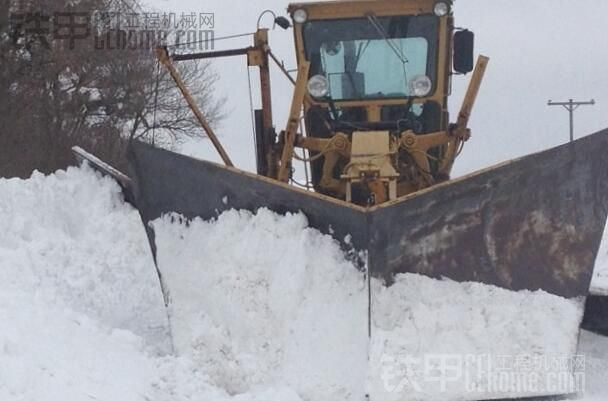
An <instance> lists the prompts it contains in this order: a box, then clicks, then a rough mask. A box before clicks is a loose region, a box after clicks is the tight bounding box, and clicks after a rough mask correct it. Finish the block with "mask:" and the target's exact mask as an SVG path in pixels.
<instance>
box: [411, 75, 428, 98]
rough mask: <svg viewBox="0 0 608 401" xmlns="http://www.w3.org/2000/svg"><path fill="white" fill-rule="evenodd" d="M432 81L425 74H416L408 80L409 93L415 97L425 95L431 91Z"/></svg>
mask: <svg viewBox="0 0 608 401" xmlns="http://www.w3.org/2000/svg"><path fill="white" fill-rule="evenodd" d="M432 89H433V83H432V82H431V78H429V77H427V76H426V75H417V76H415V77H414V78H412V80H411V81H410V93H411V94H412V95H414V96H416V97H425V96H428V94H429V93H431V90H432Z"/></svg>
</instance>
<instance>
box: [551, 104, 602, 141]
mask: <svg viewBox="0 0 608 401" xmlns="http://www.w3.org/2000/svg"><path fill="white" fill-rule="evenodd" d="M547 104H548V105H549V106H564V108H565V109H566V110H568V113H569V114H570V142H574V110H576V109H578V108H579V107H580V106H593V105H595V100H593V99H591V101H589V102H575V101H574V100H572V99H570V100H569V101H567V102H553V101H551V100H549V103H547Z"/></svg>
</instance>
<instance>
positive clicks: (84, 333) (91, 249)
mask: <svg viewBox="0 0 608 401" xmlns="http://www.w3.org/2000/svg"><path fill="white" fill-rule="evenodd" d="M0 221H1V222H2V230H1V231H0V282H2V289H1V290H0V400H2V401H58V400H61V401H85V400H100V401H149V400H154V401H187V400H194V399H200V400H203V399H205V400H214V401H224V400H230V399H231V397H230V396H229V395H228V394H227V392H226V391H224V390H223V389H221V388H218V387H215V386H213V385H211V384H210V383H209V382H210V381H209V379H208V376H207V375H206V373H205V372H203V371H201V370H200V368H199V367H198V366H197V365H196V364H195V363H194V362H193V361H192V360H190V359H188V358H180V357H175V356H162V354H163V353H164V352H165V351H167V350H170V349H171V343H170V339H169V338H168V336H167V332H168V321H167V316H166V310H165V307H164V304H163V299H162V294H161V291H160V286H159V284H158V279H157V278H156V273H155V270H154V265H153V262H152V258H151V256H150V252H149V246H148V243H147V238H146V236H145V232H144V230H143V227H142V225H141V220H140V218H139V215H138V213H137V212H136V211H135V210H134V209H133V208H131V207H130V206H128V205H125V204H124V202H123V201H122V197H121V194H120V189H119V187H118V186H117V185H116V184H115V183H114V182H113V181H112V180H110V179H104V178H101V177H99V176H98V175H96V174H95V173H93V172H92V171H91V170H89V169H69V170H68V171H67V172H58V173H57V174H54V175H51V176H48V177H44V176H42V175H40V174H34V175H33V176H32V177H31V179H29V180H17V179H13V180H5V179H0ZM275 399H276V400H279V399H281V400H287V401H299V398H298V397H297V396H296V395H295V394H294V393H293V392H292V391H291V390H289V389H285V388H281V387H277V388H272V389H266V390H260V391H253V392H251V393H250V394H247V395H242V396H241V397H240V398H239V399H238V401H262V400H275Z"/></svg>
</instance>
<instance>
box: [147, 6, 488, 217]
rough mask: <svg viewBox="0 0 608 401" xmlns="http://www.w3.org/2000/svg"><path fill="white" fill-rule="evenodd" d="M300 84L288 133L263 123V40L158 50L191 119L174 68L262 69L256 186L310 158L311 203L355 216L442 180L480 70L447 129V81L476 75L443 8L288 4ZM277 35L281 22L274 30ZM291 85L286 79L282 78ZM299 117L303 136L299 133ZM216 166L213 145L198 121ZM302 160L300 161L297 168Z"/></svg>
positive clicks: (266, 63) (262, 36)
mask: <svg viewBox="0 0 608 401" xmlns="http://www.w3.org/2000/svg"><path fill="white" fill-rule="evenodd" d="M289 13H290V14H291V15H292V19H293V21H294V24H293V28H294V34H295V45H296V54H297V61H298V74H297V79H295V80H293V78H292V81H293V82H294V86H295V90H294V95H293V100H292V105H291V112H290V115H289V123H288V125H287V127H286V128H285V130H284V131H281V132H280V133H279V134H278V135H277V134H276V132H275V128H274V124H273V116H272V101H271V97H272V95H271V85H270V74H269V67H270V61H271V60H272V59H274V60H276V57H274V55H273V54H272V52H271V51H270V48H269V44H268V31H267V30H265V29H263V30H258V31H257V32H256V34H255V37H254V45H253V46H252V47H250V48H247V49H241V51H240V52H239V51H238V50H237V51H236V52H235V51H228V52H226V51H224V52H222V51H220V52H210V53H203V54H198V55H196V54H195V55H192V54H190V55H174V56H173V58H171V57H170V56H169V55H168V53H167V52H166V50H164V49H160V50H159V53H158V55H159V58H160V60H161V61H162V62H163V64H164V65H165V66H166V67H168V68H169V70H170V71H171V73H172V75H173V77H174V79H175V81H176V83H177V85H178V86H179V87H180V88H181V89H182V91H183V92H184V94H185V96H186V98H187V99H188V100H189V104H190V105H191V107H192V108H193V110H194V112H195V113H196V114H197V115H198V116H200V112H199V111H198V109H197V108H196V105H195V104H194V101H193V100H192V98H191V97H190V96H189V95H188V93H187V89H186V88H185V85H184V83H183V82H182V81H181V79H180V78H179V75H178V73H177V70H176V69H175V68H174V67H173V65H172V59H173V60H177V61H179V60H191V59H194V58H212V57H221V56H228V55H231V56H232V55H235V54H246V55H247V60H248V65H249V66H257V67H259V69H260V80H261V94H262V109H261V110H259V111H258V112H257V113H256V117H257V122H256V123H257V124H256V125H257V133H256V143H257V155H258V158H257V164H258V174H259V175H263V176H266V177H270V178H274V179H277V180H280V181H282V182H290V179H291V178H292V174H293V169H292V166H293V163H292V161H293V158H294V157H297V156H296V153H295V152H294V150H295V148H302V149H305V150H306V151H307V152H308V154H309V155H310V157H309V158H304V159H303V161H305V162H310V164H311V170H312V183H311V184H312V187H313V188H314V190H315V191H317V192H318V193H322V194H326V195H329V196H332V197H335V198H337V199H342V200H346V201H347V202H353V203H356V204H359V205H363V206H370V205H378V204H382V203H384V202H387V201H390V200H395V199H397V198H399V197H401V196H404V195H408V194H411V193H414V192H416V191H419V190H421V189H424V188H427V187H430V186H432V185H435V184H437V183H440V182H444V181H446V180H448V179H449V176H450V171H451V169H452V166H453V163H454V159H455V158H456V156H457V155H458V153H459V152H460V150H461V149H462V146H463V145H464V142H466V141H467V140H468V139H469V137H470V133H469V130H468V128H467V123H468V120H469V116H470V114H471V110H472V107H473V103H474V101H475V98H476V96H477V92H478V90H479V86H480V84H481V80H482V78H483V74H484V72H485V68H486V66H487V63H488V58H486V57H483V56H481V57H479V60H478V62H477V68H476V70H475V73H474V75H473V79H472V82H471V86H470V88H469V91H468V93H467V95H466V98H465V102H464V104H463V107H462V110H461V112H460V114H459V115H458V118H457V120H456V123H455V124H450V123H449V113H448V105H447V100H448V96H449V94H450V84H451V79H452V76H453V75H454V73H457V74H466V73H469V72H471V70H472V69H473V38H474V36H473V34H472V32H470V31H466V30H460V31H455V29H454V21H453V17H452V13H451V4H450V2H436V1H430V0H429V1H403V0H383V1H340V2H323V3H302V4H292V5H290V7H289ZM278 22H279V23H281V25H283V26H287V25H286V21H285V20H281V19H279V21H278ZM290 78H291V77H290ZM302 116H303V120H304V126H305V128H306V130H305V132H302V131H301V130H300V128H301V127H302V124H301V118H302ZM199 121H201V123H202V124H203V127H204V128H205V130H206V131H207V133H208V134H209V136H210V137H211V138H212V140H213V141H214V143H215V145H216V147H217V149H218V151H219V152H220V154H221V155H222V158H223V159H224V161H225V162H226V163H227V164H228V165H230V164H231V162H230V160H229V158H228V157H227V155H226V152H225V151H224V150H223V148H222V147H221V145H220V144H219V141H218V140H217V139H216V136H215V134H214V133H213V132H212V130H211V129H210V128H209V126H208V124H206V123H205V122H204V118H202V117H201V118H199ZM300 159H301V160H302V158H300Z"/></svg>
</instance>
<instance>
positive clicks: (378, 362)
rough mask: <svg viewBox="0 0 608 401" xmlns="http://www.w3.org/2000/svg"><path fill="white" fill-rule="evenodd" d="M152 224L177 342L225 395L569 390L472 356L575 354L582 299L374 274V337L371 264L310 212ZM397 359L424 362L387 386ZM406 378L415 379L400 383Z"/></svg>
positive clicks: (478, 394)
mask: <svg viewBox="0 0 608 401" xmlns="http://www.w3.org/2000/svg"><path fill="white" fill-rule="evenodd" d="M153 226H154V231H155V233H156V239H157V241H156V246H157V252H158V263H159V267H160V269H161V271H162V274H163V277H164V279H165V284H166V288H168V289H169V290H170V300H171V306H172V307H171V321H172V327H173V329H174V335H175V343H176V347H177V350H178V351H179V352H180V353H182V354H187V355H191V356H192V357H193V358H194V359H195V360H197V361H198V363H199V364H200V365H201V366H205V371H207V372H210V375H211V377H212V379H213V380H214V384H216V385H218V386H221V387H223V388H225V389H227V390H228V391H229V392H230V393H238V392H247V391H249V390H250V389H252V388H255V387H256V386H268V385H270V384H271V383H276V382H280V383H285V384H287V385H288V386H290V387H291V388H293V389H294V390H295V391H296V392H297V393H298V394H299V395H301V396H302V398H303V399H314V400H321V401H325V400H327V401H329V400H336V399H346V400H363V399H365V394H366V392H367V393H369V394H370V396H371V398H372V399H382V400H400V399H402V398H403V391H407V392H408V397H410V398H411V399H412V400H422V401H426V400H434V399H441V398H445V397H446V395H449V396H450V397H454V398H455V399H472V398H471V397H475V398H476V399H490V398H492V399H496V398H506V397H511V396H518V397H524V396H530V395H538V394H548V395H553V394H559V393H561V392H563V389H561V388H559V389H555V388H554V387H551V385H550V384H549V376H551V375H556V374H560V373H565V374H566V376H568V375H569V372H568V371H566V372H562V371H561V370H559V368H556V369H554V370H552V369H546V368H545V366H544V365H543V366H539V367H538V368H536V369H535V370H532V371H525V372H524V371H523V370H522V371H514V372H512V373H513V375H516V374H518V373H533V374H536V375H538V376H539V379H538V380H539V381H540V382H541V383H547V385H541V386H540V387H539V388H529V389H526V388H523V389H518V388H516V386H515V384H518V383H515V384H514V385H513V386H511V387H501V388H500V389H499V390H496V389H495V388H493V387H492V386H491V385H492V384H493V383H492V380H498V379H496V378H494V377H492V376H491V375H492V374H495V373H496V372H494V371H492V370H491V369H489V368H487V369H483V368H482V367H481V366H479V365H480V364H479V363H476V362H477V361H478V360H480V359H483V358H485V357H487V358H489V360H490V362H491V363H494V364H496V362H497V360H498V359H499V357H501V356H513V358H516V357H517V358H528V359H529V360H530V361H533V362H536V361H545V360H549V359H551V358H554V357H555V356H556V355H561V356H564V357H570V356H573V355H575V354H576V347H577V334H578V327H579V325H580V321H581V319H582V315H583V300H582V299H580V300H567V299H564V298H560V297H557V296H554V295H550V294H547V293H544V292H542V291H539V292H529V291H524V292H520V293H515V292H510V291H507V290H502V289H499V288H496V287H492V286H487V285H482V284H474V283H465V284H461V283H455V282H452V281H447V280H446V281H437V280H432V279H429V278H425V277H421V276H417V275H402V276H399V277H397V280H396V283H395V285H393V286H391V287H390V288H387V287H385V286H384V285H382V283H380V282H379V281H377V280H372V299H373V301H372V309H371V310H372V336H371V341H370V340H369V338H368V336H369V326H368V324H369V320H368V308H369V298H368V297H369V292H368V287H367V281H366V278H365V274H364V273H363V272H358V271H357V270H356V269H355V268H354V266H352V265H351V264H350V263H348V262H346V261H344V257H343V255H342V253H341V251H340V249H339V245H338V244H337V243H336V242H334V241H333V240H332V239H331V238H330V237H326V236H323V235H322V234H320V233H319V232H317V231H315V230H312V229H309V228H307V222H306V219H305V217H304V216H302V215H288V216H286V217H279V216H278V215H276V214H274V213H272V212H269V211H267V210H261V211H259V212H258V213H257V214H252V213H250V212H244V211H229V212H226V213H224V214H222V215H221V216H220V217H219V218H218V219H217V220H215V221H211V222H205V221H201V220H200V219H197V220H194V221H192V222H186V221H183V220H182V219H181V218H180V217H179V216H176V215H174V216H165V217H164V218H163V219H160V220H157V221H156V222H154V223H153ZM253 255H255V257H253ZM455 300H457V302H455ZM321 311H322V312H321ZM428 356H450V357H451V358H452V359H453V358H454V357H459V358H460V359H462V360H464V359H465V358H475V359H474V361H473V362H471V363H469V364H468V365H467V364H463V366H462V371H461V372H459V373H458V374H459V376H460V377H461V378H462V379H463V380H455V381H454V382H449V383H447V384H449V386H447V387H446V388H442V387H441V386H437V381H435V380H430V379H428V378H427V377H425V372H424V368H425V366H424V361H426V359H427V358H428ZM402 357H406V358H410V359H413V360H414V361H418V362H419V363H418V364H417V366H413V367H411V368H413V369H412V370H413V371H412V372H411V373H408V374H406V377H395V383H393V384H395V385H394V386H393V385H391V382H390V380H389V381H387V380H386V374H387V373H389V374H390V372H387V369H390V368H391V366H390V365H392V367H395V365H399V362H400V360H399V358H402ZM387 358H388V359H387ZM387 362H388V366H387ZM345 367H348V369H345ZM408 367H410V366H408ZM522 369H523V368H522ZM467 377H474V380H473V379H471V380H468V381H467V380H465V378H467ZM404 378H405V379H408V380H409V381H413V380H414V379H416V380H417V381H418V383H415V384H416V385H412V386H406V387H405V388H402V389H400V391H395V390H396V388H397V387H399V386H398V384H399V383H400V382H401V381H402V380H403V379H404ZM568 380H573V378H571V377H568ZM472 381H474V382H472ZM488 382H489V383H490V385H489V386H488V388H483V386H484V383H488ZM471 386H476V388H475V391H474V396H471V392H472V390H471ZM572 391H575V390H574V389H573V390H572Z"/></svg>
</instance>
